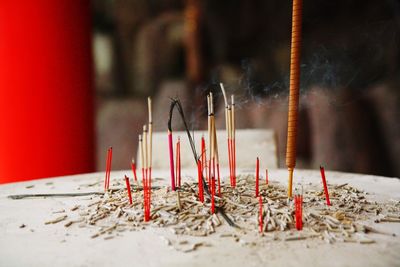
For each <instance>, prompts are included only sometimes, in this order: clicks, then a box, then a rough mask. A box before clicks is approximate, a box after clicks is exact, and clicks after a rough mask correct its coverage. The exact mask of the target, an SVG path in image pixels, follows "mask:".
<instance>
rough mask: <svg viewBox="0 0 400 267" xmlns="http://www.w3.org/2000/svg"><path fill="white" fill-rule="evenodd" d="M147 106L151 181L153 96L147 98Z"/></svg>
mask: <svg viewBox="0 0 400 267" xmlns="http://www.w3.org/2000/svg"><path fill="white" fill-rule="evenodd" d="M147 106H148V112H149V150H148V155H149V156H148V168H149V170H148V172H149V174H148V175H149V181H151V169H152V166H153V115H152V104H151V97H148V98H147Z"/></svg>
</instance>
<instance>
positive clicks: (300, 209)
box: [294, 194, 303, 231]
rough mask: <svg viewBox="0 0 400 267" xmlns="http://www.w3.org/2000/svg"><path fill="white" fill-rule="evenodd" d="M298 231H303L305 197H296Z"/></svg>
mask: <svg viewBox="0 0 400 267" xmlns="http://www.w3.org/2000/svg"><path fill="white" fill-rule="evenodd" d="M294 204H295V219H296V229H297V230H299V231H300V230H302V229H303V195H298V194H296V195H295V196H294Z"/></svg>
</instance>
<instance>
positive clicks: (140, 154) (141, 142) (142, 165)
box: [139, 134, 145, 181]
mask: <svg viewBox="0 0 400 267" xmlns="http://www.w3.org/2000/svg"><path fill="white" fill-rule="evenodd" d="M139 157H140V167H141V168H142V181H144V178H145V175H144V155H143V140H142V135H140V134H139Z"/></svg>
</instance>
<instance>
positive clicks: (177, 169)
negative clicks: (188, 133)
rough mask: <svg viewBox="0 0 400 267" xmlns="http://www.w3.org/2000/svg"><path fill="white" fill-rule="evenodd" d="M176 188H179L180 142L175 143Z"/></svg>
mask: <svg viewBox="0 0 400 267" xmlns="http://www.w3.org/2000/svg"><path fill="white" fill-rule="evenodd" d="M176 180H177V182H176V183H175V185H176V186H178V187H181V140H180V138H179V137H178V142H177V143H176Z"/></svg>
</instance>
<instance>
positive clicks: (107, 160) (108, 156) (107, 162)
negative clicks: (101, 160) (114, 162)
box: [104, 148, 110, 191]
mask: <svg viewBox="0 0 400 267" xmlns="http://www.w3.org/2000/svg"><path fill="white" fill-rule="evenodd" d="M109 164H110V148H108V149H107V159H106V171H105V176H104V191H107V180H108V167H109Z"/></svg>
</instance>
